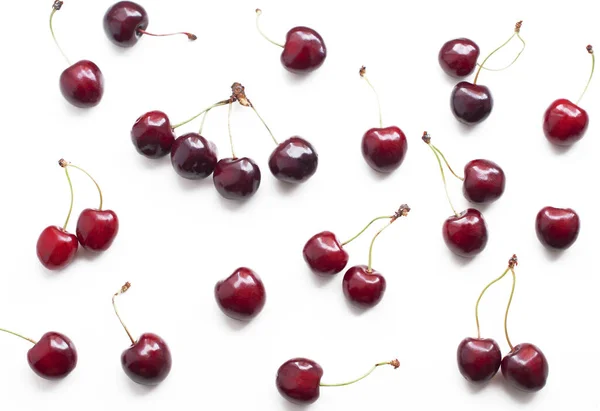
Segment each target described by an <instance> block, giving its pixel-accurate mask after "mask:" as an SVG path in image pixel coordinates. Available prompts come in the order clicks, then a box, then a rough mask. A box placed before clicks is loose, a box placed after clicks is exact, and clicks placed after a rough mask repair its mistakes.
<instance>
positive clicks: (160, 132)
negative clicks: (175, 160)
mask: <svg viewBox="0 0 600 411" xmlns="http://www.w3.org/2000/svg"><path fill="white" fill-rule="evenodd" d="M131 141H132V142H133V145H134V146H135V148H136V150H137V151H138V153H140V154H141V155H143V156H146V157H148V158H160V157H164V156H165V155H167V154H168V153H170V152H171V147H172V146H173V143H174V142H175V133H174V132H173V127H171V121H170V120H169V117H167V115H166V114H165V113H163V112H162V111H149V112H147V113H145V114H143V115H141V116H140V117H139V118H138V119H137V120H136V121H135V124H134V125H133V127H132V129H131Z"/></svg>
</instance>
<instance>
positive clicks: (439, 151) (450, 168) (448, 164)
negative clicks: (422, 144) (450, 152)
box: [429, 144, 465, 181]
mask: <svg viewBox="0 0 600 411" xmlns="http://www.w3.org/2000/svg"><path fill="white" fill-rule="evenodd" d="M429 146H430V147H431V148H433V149H434V150H435V151H436V152H437V153H438V154H439V155H440V156H442V160H444V163H446V167H448V170H450V172H451V173H452V175H454V177H456V178H458V179H459V180H460V181H465V178H464V177H461V176H459V175H458V174H456V173H455V172H454V170H453V169H452V167H451V166H450V163H449V162H448V160H446V156H445V155H444V153H442V152H441V150H440V149H439V148H437V147H436V146H434V145H433V144H430V145H429Z"/></svg>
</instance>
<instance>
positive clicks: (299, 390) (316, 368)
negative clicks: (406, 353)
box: [275, 358, 400, 404]
mask: <svg viewBox="0 0 600 411" xmlns="http://www.w3.org/2000/svg"><path fill="white" fill-rule="evenodd" d="M382 365H391V366H392V367H394V369H397V368H398V367H400V362H399V361H398V360H392V361H389V362H382V363H378V364H375V365H374V366H373V368H371V370H370V371H369V372H368V373H366V374H365V375H363V376H362V377H360V378H357V379H355V380H353V381H349V382H346V383H342V384H323V383H322V382H321V377H322V376H323V368H321V366H320V365H319V364H317V363H316V362H315V361H313V360H309V359H307V358H293V359H291V360H288V361H286V362H284V363H283V364H282V365H281V366H280V367H279V370H277V378H276V380H275V384H276V386H277V390H278V391H279V393H280V394H281V395H282V396H283V397H284V398H285V399H287V400H288V401H290V402H293V403H296V404H312V403H314V402H315V401H317V400H318V399H319V396H320V388H321V387H341V386H346V385H351V384H354V383H356V382H358V381H360V380H363V379H365V378H367V377H368V376H369V375H371V373H372V372H373V371H375V369H377V368H378V367H380V366H382Z"/></svg>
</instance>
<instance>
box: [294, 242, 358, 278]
mask: <svg viewBox="0 0 600 411" xmlns="http://www.w3.org/2000/svg"><path fill="white" fill-rule="evenodd" d="M302 256H303V257H304V261H306V263H307V264H308V265H309V267H310V268H311V269H312V270H313V271H314V272H315V273H316V274H319V275H332V274H337V273H339V272H340V271H342V270H343V269H344V267H346V264H348V258H349V256H348V253H347V252H346V250H344V248H343V246H342V245H341V244H340V242H339V240H338V239H337V237H336V236H335V234H333V233H332V232H330V231H323V232H321V233H318V234H315V235H314V236H312V237H311V238H310V239H309V240H308V241H307V242H306V244H305V245H304V249H303V250H302Z"/></svg>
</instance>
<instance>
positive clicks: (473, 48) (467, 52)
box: [438, 38, 479, 78]
mask: <svg viewBox="0 0 600 411" xmlns="http://www.w3.org/2000/svg"><path fill="white" fill-rule="evenodd" d="M478 58H479V46H478V45H477V44H475V42H474V41H473V40H469V39H466V38H458V39H454V40H450V41H447V42H446V43H444V45H443V46H442V48H441V49H440V52H439V54H438V62H439V63H440V67H442V70H444V72H445V73H446V74H448V75H449V76H452V77H456V78H460V77H466V76H468V75H469V74H471V73H472V72H473V71H474V70H475V66H476V65H477V59H478Z"/></svg>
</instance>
